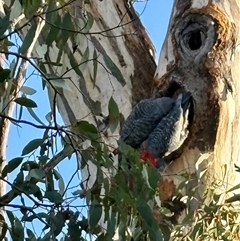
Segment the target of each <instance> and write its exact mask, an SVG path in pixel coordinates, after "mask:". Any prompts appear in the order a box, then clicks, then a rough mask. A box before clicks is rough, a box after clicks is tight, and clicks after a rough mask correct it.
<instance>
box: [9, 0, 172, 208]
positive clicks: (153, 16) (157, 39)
mask: <svg viewBox="0 0 240 241" xmlns="http://www.w3.org/2000/svg"><path fill="white" fill-rule="evenodd" d="M172 4H173V0H168V1H159V0H150V1H148V2H147V3H145V2H139V3H137V4H136V10H137V12H138V13H139V14H140V16H141V20H142V22H143V24H144V26H145V28H146V30H147V32H148V34H149V36H150V38H151V40H152V42H153V44H154V46H155V48H156V62H158V56H159V53H160V50H161V46H162V43H163V41H164V38H165V34H166V31H167V27H168V21H169V17H170V14H171V8H172ZM28 74H30V71H29V72H28ZM26 85H27V86H30V87H33V88H34V89H36V90H37V93H36V94H35V95H33V96H31V97H30V98H32V99H33V100H34V101H35V102H36V103H37V104H38V108H37V109H36V112H37V113H38V115H39V116H40V117H41V119H43V120H45V115H46V114H47V113H48V111H49V110H50V108H49V103H48V98H47V94H46V91H43V90H42V83H41V78H40V77H39V76H38V77H37V75H35V76H32V77H31V78H29V79H28V81H27V84H26ZM16 113H17V111H15V114H16ZM17 116H18V115H17ZM22 118H23V119H24V120H29V119H30V120H31V121H33V122H35V121H34V120H33V119H32V117H30V115H29V114H28V113H27V111H24V112H23V117H22ZM45 123H46V121H45ZM22 126H23V127H22V128H19V127H16V126H14V125H13V126H12V127H11V129H10V135H9V141H8V147H7V160H11V159H12V158H14V157H17V156H20V155H21V152H22V149H23V147H24V146H25V145H26V144H27V143H28V142H29V141H30V140H32V139H35V138H41V137H42V133H43V132H42V131H39V130H36V129H35V128H33V127H29V126H26V125H22ZM70 163H71V164H70ZM75 170H76V162H74V161H73V160H65V161H63V165H61V167H60V169H59V171H60V173H61V174H62V175H63V177H64V178H66V182H65V184H66V183H67V181H68V180H69V178H70V177H71V174H72V173H73V172H74V171H75ZM14 175H15V174H12V175H10V181H12V180H13V178H15V176H14ZM15 203H18V201H15Z"/></svg>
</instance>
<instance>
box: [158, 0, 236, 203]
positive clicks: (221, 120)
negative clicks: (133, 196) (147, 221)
mask: <svg viewBox="0 0 240 241" xmlns="http://www.w3.org/2000/svg"><path fill="white" fill-rule="evenodd" d="M239 18H240V5H239V2H238V1H234V0H233V1H199V0H193V1H186V0H176V1H175V3H174V7H173V11H172V16H171V20H170V25H169V29H168V33H167V36H166V39H165V42H164V45H163V48H162V51H161V54H160V59H159V64H158V67H157V71H156V74H155V93H157V94H160V95H170V96H171V95H174V94H175V93H176V92H177V91H178V90H179V89H185V90H187V91H190V92H191V93H192V95H193V99H194V109H193V121H192V125H191V128H190V134H189V137H188V139H187V141H186V142H185V145H184V147H183V152H182V154H181V156H180V157H178V158H177V159H175V160H174V161H173V162H172V163H171V164H170V166H169V168H168V169H167V171H166V174H167V175H169V177H168V178H169V179H173V180H174V182H175V184H176V185H177V182H178V181H177V180H178V178H176V175H178V174H181V173H183V172H187V173H189V174H190V175H191V177H192V178H193V181H192V182H191V183H190V184H189V186H188V188H187V190H186V192H187V193H188V192H189V191H191V190H192V188H193V187H194V186H197V185H199V188H198V190H197V192H196V197H197V199H196V200H197V202H194V204H193V206H192V208H196V205H198V204H201V197H202V195H203V191H204V190H205V189H206V188H207V187H209V186H210V185H211V183H212V181H216V182H217V183H218V184H220V186H221V188H220V190H219V191H220V192H222V191H225V190H227V189H229V188H231V187H232V186H233V185H235V184H238V183H239V182H238V179H239V178H237V177H238V175H239V174H238V173H236V172H235V171H234V164H239V163H240V156H239V154H240V153H239V152H240V149H239V144H240V143H239V142H240V138H239V137H238V133H239V131H240V123H239V114H240V107H239V105H240V103H239V88H240V86H239V75H240V72H239V64H240V63H239V62H240V56H239V40H240V35H239V27H240V25H239ZM206 168H207V173H206V175H205V176H204V177H202V178H201V176H200V173H201V171H203V170H204V169H206ZM172 174H173V175H172ZM167 183H171V185H172V182H166V184H167ZM160 186H162V184H161V185H160ZM170 189H171V187H169V190H170ZM173 194H174V191H173V193H172V195H173ZM168 195H169V193H168Z"/></svg>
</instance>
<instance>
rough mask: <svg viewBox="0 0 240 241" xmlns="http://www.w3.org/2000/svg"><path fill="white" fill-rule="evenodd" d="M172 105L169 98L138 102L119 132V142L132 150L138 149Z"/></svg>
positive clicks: (173, 103) (173, 102) (172, 101)
mask: <svg viewBox="0 0 240 241" xmlns="http://www.w3.org/2000/svg"><path fill="white" fill-rule="evenodd" d="M174 105H175V100H174V99H172V98H169V97H162V98H156V99H144V100H142V101H140V102H139V103H138V104H136V105H135V107H134V108H133V110H132V111H131V113H130V115H129V116H128V118H127V119H126V121H125V123H124V125H123V127H122V130H121V132H120V140H122V141H124V142H125V143H126V144H128V145H130V146H131V147H133V148H138V147H140V145H141V144H142V143H143V142H144V141H145V140H146V139H147V138H148V137H149V135H150V134H151V132H152V131H153V130H154V129H155V128H156V126H157V125H158V123H159V122H160V121H161V120H162V119H163V118H164V117H165V116H167V114H168V113H169V112H170V111H171V110H172V109H173V108H174Z"/></svg>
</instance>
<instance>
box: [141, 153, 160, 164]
mask: <svg viewBox="0 0 240 241" xmlns="http://www.w3.org/2000/svg"><path fill="white" fill-rule="evenodd" d="M140 158H141V159H142V160H143V161H145V162H147V163H150V164H151V165H153V166H154V167H155V168H157V165H158V159H157V158H156V157H155V156H153V155H152V154H151V153H150V152H148V151H146V150H144V151H141V153H140Z"/></svg>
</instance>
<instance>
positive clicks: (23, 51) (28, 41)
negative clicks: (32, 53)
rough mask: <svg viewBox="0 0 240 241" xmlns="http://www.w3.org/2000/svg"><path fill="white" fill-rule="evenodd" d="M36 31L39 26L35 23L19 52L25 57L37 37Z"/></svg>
mask: <svg viewBox="0 0 240 241" xmlns="http://www.w3.org/2000/svg"><path fill="white" fill-rule="evenodd" d="M25 1H28V0H25ZM36 30H37V24H36V23H34V22H33V24H32V26H31V28H30V29H29V31H28V32H27V34H26V36H25V38H24V40H23V44H22V46H21V47H20V50H19V52H20V53H21V54H22V55H25V54H26V53H27V51H28V49H29V47H30V46H31V44H32V42H33V39H34V37H35V34H36Z"/></svg>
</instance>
